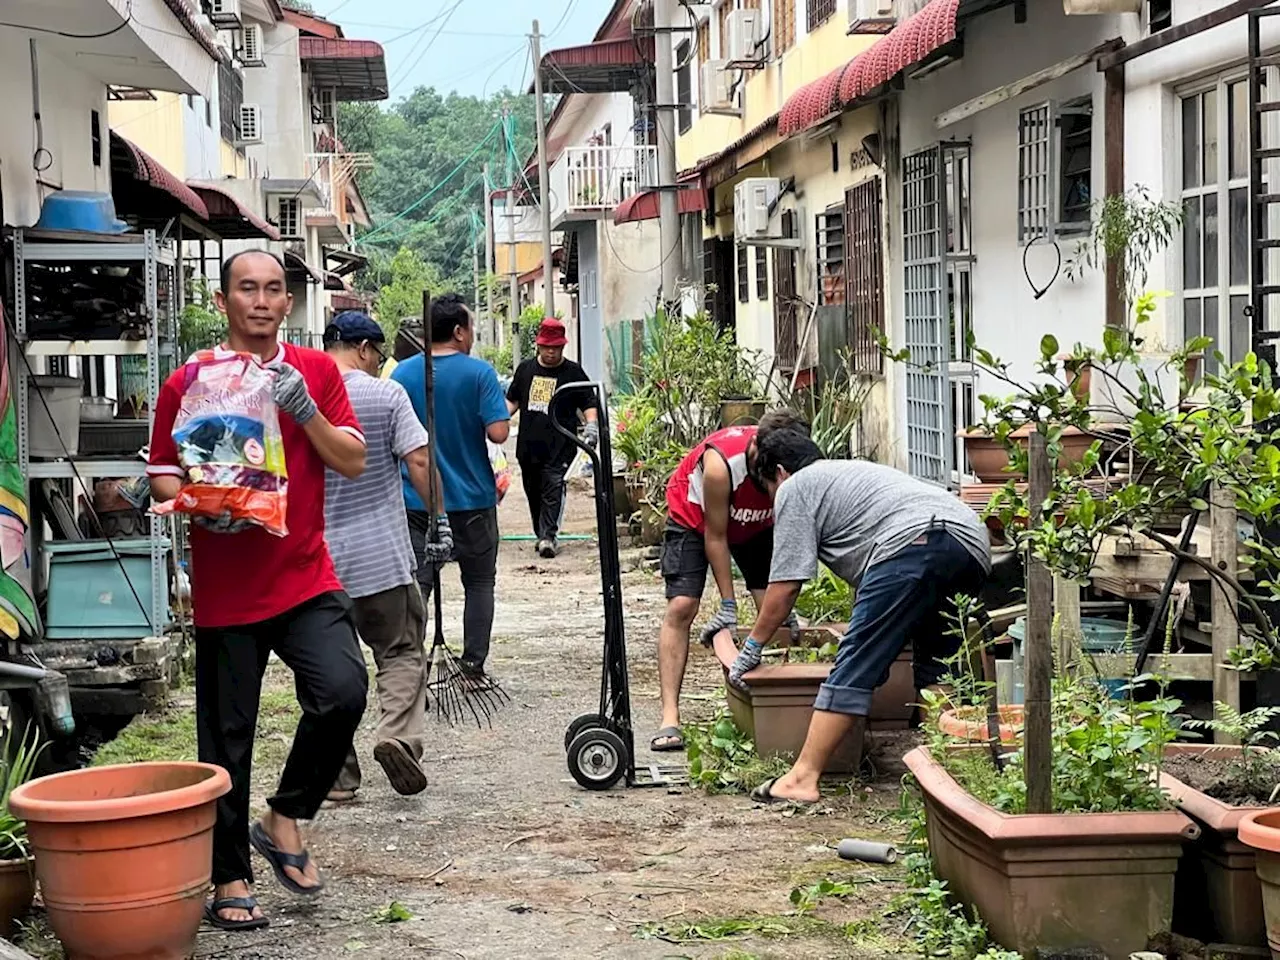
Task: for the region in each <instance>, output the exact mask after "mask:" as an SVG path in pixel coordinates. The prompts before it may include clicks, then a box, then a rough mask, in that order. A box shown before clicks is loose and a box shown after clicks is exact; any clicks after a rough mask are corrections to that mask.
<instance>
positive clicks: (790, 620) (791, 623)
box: [782, 610, 804, 647]
mask: <svg viewBox="0 0 1280 960" xmlns="http://www.w3.org/2000/svg"><path fill="white" fill-rule="evenodd" d="M782 625H783V626H784V627H786V628H787V630H788V632H790V634H791V645H792V646H793V647H798V646H799V645H800V639H801V638H802V637H803V636H804V631H803V630H801V629H800V621H799V619H797V618H796V612H795V611H794V610H792V611H791V612H790V613H789V614H787V619H785V620H783V621H782Z"/></svg>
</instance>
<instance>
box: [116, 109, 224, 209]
mask: <svg viewBox="0 0 1280 960" xmlns="http://www.w3.org/2000/svg"><path fill="white" fill-rule="evenodd" d="M111 154H112V160H113V161H114V163H113V167H115V168H116V169H119V170H121V171H122V172H127V173H128V174H129V175H130V179H132V180H133V181H134V183H136V184H141V185H144V186H146V187H148V188H150V189H152V190H159V191H160V192H162V193H165V194H168V196H169V197H171V198H172V199H173V200H175V201H177V203H178V204H180V205H181V206H182V208H183V209H184V210H185V211H186V212H187V213H190V214H192V215H194V216H195V217H196V218H197V219H199V220H208V219H209V208H208V207H207V206H205V202H204V201H203V200H201V199H200V197H199V196H198V195H197V194H196V192H195V191H194V190H192V189H191V188H190V187H189V186H187V185H186V184H185V183H183V182H182V181H181V180H179V179H178V178H177V177H175V176H174V175H173V174H172V173H170V172H169V171H168V170H166V169H165V168H164V167H163V166H162V165H161V164H160V161H158V160H156V159H155V157H153V156H151V154H149V153H147V152H146V151H145V150H143V149H142V148H141V147H139V146H138V145H137V144H134V143H132V142H130V141H128V140H126V139H125V138H124V137H122V136H120V134H118V133H116V132H115V131H112V132H111ZM117 186H118V187H120V188H123V187H124V184H122V183H121V184H117ZM148 196H149V197H154V196H155V194H148ZM161 199H164V198H161ZM130 212H141V211H130Z"/></svg>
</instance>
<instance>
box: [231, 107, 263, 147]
mask: <svg viewBox="0 0 1280 960" xmlns="http://www.w3.org/2000/svg"><path fill="white" fill-rule="evenodd" d="M261 142H262V107H260V106H259V105H258V104H256V103H242V104H240V139H239V140H238V141H237V143H261Z"/></svg>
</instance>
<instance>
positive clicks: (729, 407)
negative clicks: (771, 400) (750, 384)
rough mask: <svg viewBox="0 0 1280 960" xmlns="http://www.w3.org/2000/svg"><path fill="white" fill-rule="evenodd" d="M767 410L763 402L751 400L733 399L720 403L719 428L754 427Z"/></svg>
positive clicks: (766, 405)
mask: <svg viewBox="0 0 1280 960" xmlns="http://www.w3.org/2000/svg"><path fill="white" fill-rule="evenodd" d="M767 409H768V404H767V403H766V402H765V401H764V400H751V399H748V398H739V397H734V398H732V399H727V400H721V401H720V426H721V427H723V428H725V429H728V428H729V427H742V426H754V425H755V424H757V423H759V422H760V419H761V418H762V417H763V416H764V414H765V411H766V410H767Z"/></svg>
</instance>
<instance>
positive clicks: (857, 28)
mask: <svg viewBox="0 0 1280 960" xmlns="http://www.w3.org/2000/svg"><path fill="white" fill-rule="evenodd" d="M896 22H897V21H896V19H895V17H894V10H893V0H849V32H850V33H888V32H889V31H890V30H892V29H893V27H894V24H895V23H896Z"/></svg>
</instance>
